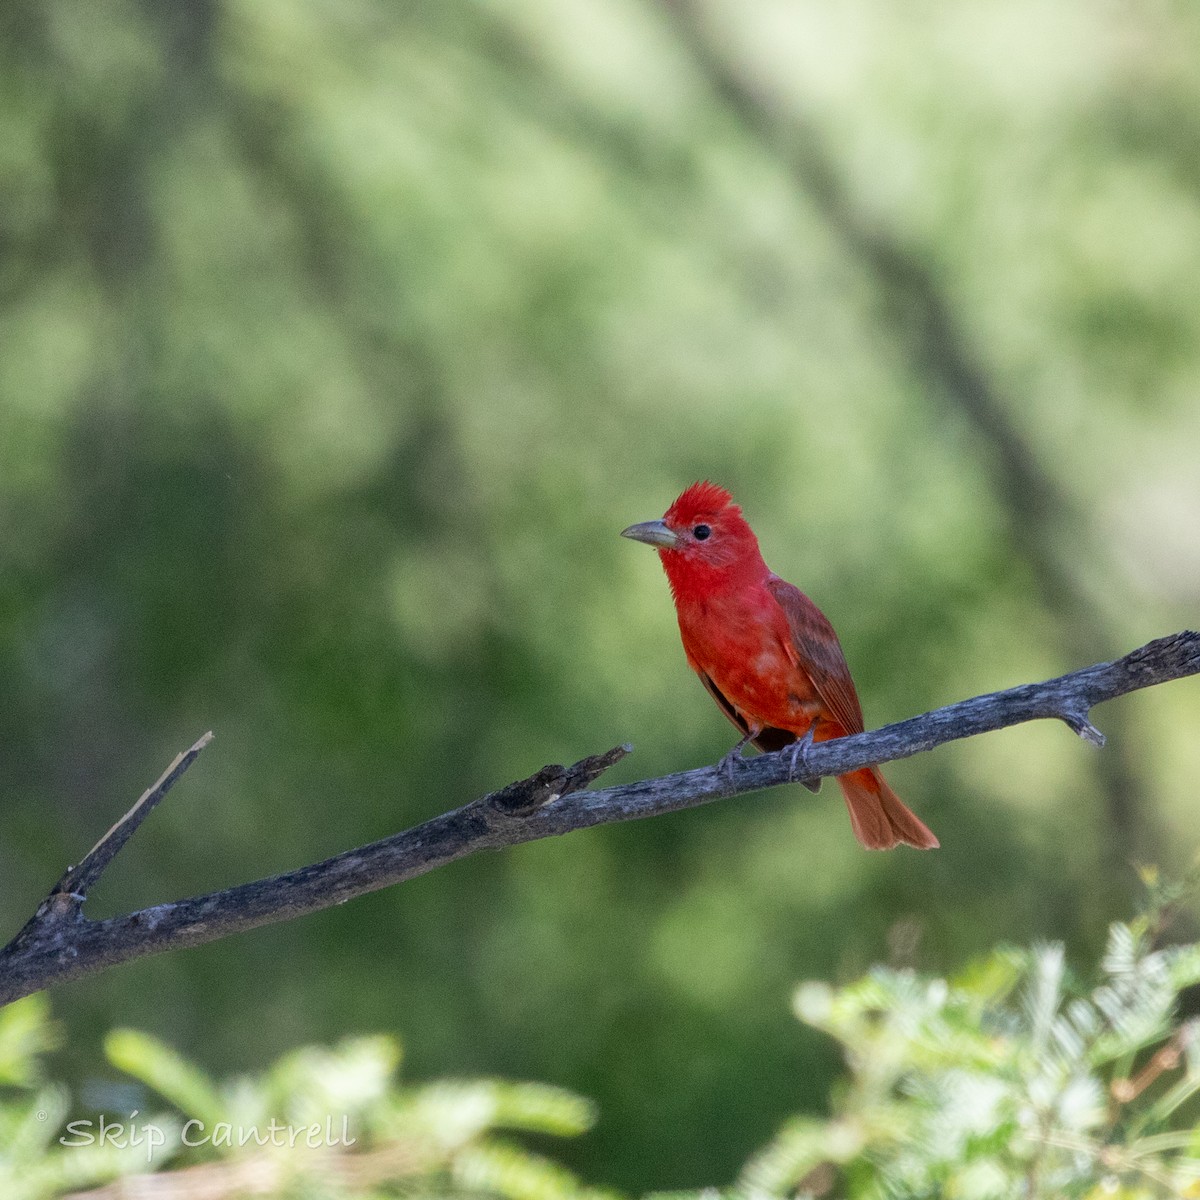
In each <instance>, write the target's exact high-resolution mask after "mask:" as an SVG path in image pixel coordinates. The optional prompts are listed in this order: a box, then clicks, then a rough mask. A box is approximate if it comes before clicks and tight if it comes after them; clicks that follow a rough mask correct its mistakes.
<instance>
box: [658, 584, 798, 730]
mask: <svg viewBox="0 0 1200 1200" xmlns="http://www.w3.org/2000/svg"><path fill="white" fill-rule="evenodd" d="M781 615H782V614H780V613H779V610H778V605H777V604H776V603H775V601H774V598H773V597H771V596H770V594H769V593H768V594H767V595H766V599H765V601H760V600H759V599H758V598H757V597H754V596H749V597H747V596H731V597H722V596H708V597H705V598H704V599H703V601H698V602H697V603H695V604H693V605H681V606H680V608H679V631H680V634H681V635H682V638H683V645H684V649H685V650H686V651H687V655H688V658H689V660H690V661H691V662H692V663H694V664H695V666H696V667H697V668H698V669H699V670H701V671H703V672H704V673H705V674H706V675H708V677H709V678H710V679H711V680H712V681H713V683H714V684H716V686H717V688H718V689H719V690H720V692H721V693H722V694H723V695H724V696H725V697H726V698H727V699H728V700H729V702H730V703H731V704H732V705H733V706H734V707H735V708H736V709H737V710H738V711H739V712H740V713H741V714H742V716H743V717H745V718H746V719H747V720H748V721H749V722H750V723H751V724H758V725H773V726H776V727H778V728H781V729H794V730H796V731H797V732H803V731H804V730H805V729H807V728H808V725H809V723H810V722H811V720H812V716H813V700H814V691H813V688H812V684H811V682H810V681H809V679H808V676H807V675H805V674H804V672H802V671H800V670H798V669H797V667H796V666H795V665H794V664H793V661H792V658H791V657H790V656H789V654H788V652H787V650H786V648H785V643H784V638H785V637H786V636H787V633H786V622H785V621H782V620H781V619H780V618H781Z"/></svg>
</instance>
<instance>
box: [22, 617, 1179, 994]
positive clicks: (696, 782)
mask: <svg viewBox="0 0 1200 1200" xmlns="http://www.w3.org/2000/svg"><path fill="white" fill-rule="evenodd" d="M1198 673H1200V634H1198V633H1194V632H1190V631H1185V632H1183V633H1178V634H1175V635H1173V636H1171V637H1165V638H1159V639H1158V640H1157V641H1153V642H1150V643H1149V644H1148V645H1146V646H1143V647H1141V648H1140V649H1138V650H1134V651H1133V652H1132V653H1130V654H1127V655H1125V657H1124V658H1120V659H1118V660H1117V661H1116V662H1111V663H1100V664H1098V665H1096V666H1094V667H1087V668H1085V669H1084V670H1082V671H1073V672H1072V673H1070V674H1068V675H1062V676H1059V677H1058V678H1057V679H1051V680H1047V681H1046V682H1044V683H1030V684H1025V685H1023V686H1021V687H1015V688H1010V689H1008V690H1007V691H1003V692H992V693H990V694H989V695H986V696H976V697H975V698H974V699H972V700H963V701H962V702H961V703H958V704H951V705H949V706H948V707H946V708H939V709H935V710H934V711H933V712H928V713H925V714H924V715H923V716H919V717H912V718H910V719H909V720H907V721H900V722H897V723H896V724H895V725H888V726H885V727H884V728H883V729H877V730H874V731H872V732H870V733H861V734H857V735H856V736H854V737H847V738H839V739H837V740H835V741H829V742H819V743H817V744H815V745H813V746H812V747H811V748H810V749H809V750H808V751H807V753H806V755H805V760H804V763H803V771H802V773H803V775H804V776H806V777H818V776H821V777H823V776H828V775H842V774H844V773H845V772H847V771H852V770H855V769H856V768H858V767H862V766H866V765H867V764H869V763H883V762H891V761H893V760H895V759H898V758H908V757H910V756H911V755H913V754H919V753H921V752H922V751H924V750H930V749H932V748H933V747H934V746H939V745H941V744H942V743H943V742H949V741H953V740H955V739H957V738H965V737H972V736H974V735H975V734H978V733H987V732H989V731H990V730H993V729H1002V728H1004V727H1006V726H1009V725H1016V724H1019V723H1021V722H1023V721H1034V720H1038V719H1041V718H1046V717H1050V718H1055V719H1057V720H1061V721H1064V722H1065V723H1066V724H1067V725H1068V726H1069V727H1070V728H1071V729H1073V730H1074V731H1075V732H1076V733H1078V734H1079V735H1080V736H1081V737H1083V738H1085V739H1086V740H1088V741H1090V742H1092V743H1094V744H1096V745H1102V744H1103V742H1104V738H1103V735H1102V734H1101V733H1100V732H1099V731H1098V730H1097V729H1096V728H1095V726H1094V725H1092V723H1091V721H1090V719H1089V713H1090V711H1091V709H1092V708H1093V707H1095V705H1097V704H1100V703H1101V702H1103V701H1105V700H1112V699H1114V698H1116V697H1117V696H1123V695H1125V693H1127V692H1132V691H1136V690H1137V689H1139V688H1144V687H1151V686H1153V685H1155V684H1159V683H1166V682H1168V681H1169V680H1172V679H1180V678H1183V677H1185V676H1188V675H1195V674H1198ZM208 736H209V735H206V736H205V737H203V738H201V739H200V741H199V742H197V743H196V745H195V746H193V747H192V748H191V749H190V750H189V751H187V752H186V753H185V754H183V755H180V756H179V758H177V759H176V760H175V762H174V763H172V765H171V767H169V768H168V769H167V772H166V773H165V774H164V775H163V777H162V778H161V779H160V780H159V781H158V783H157V784H155V785H154V787H152V788H151V789H149V790H148V791H147V792H146V794H145V795H144V796H143V797H142V799H141V800H139V801H138V803H137V804H136V805H134V807H133V808H132V809H131V810H130V811H129V813H127V814H126V815H125V816H124V817H123V818H122V819H121V820H120V821H118V822H117V824H116V825H114V826H113V828H112V829H111V830H110V831H109V832H108V833H107V834H106V835H105V836H104V837H103V838H101V840H100V842H99V843H98V844H97V845H96V847H94V848H93V850H92V851H90V852H89V854H88V855H87V857H85V858H84V860H83V862H82V863H80V865H79V866H78V867H73V868H71V869H70V870H68V871H67V872H66V874H65V875H64V876H63V877H62V879H60V880H59V882H58V883H57V884H56V885H55V887H54V889H53V890H52V891H51V893H50V895H49V896H48V897H47V899H46V900H45V901H43V902H42V904H41V905H40V906H39V907H38V910H37V912H36V913H35V914H34V915H33V917H31V918H30V920H29V921H28V922H27V923H26V925H25V927H24V928H23V929H22V930H21V932H20V933H18V934H17V936H16V937H15V938H14V939H13V940H12V941H11V942H10V943H9V944H8V945H7V946H6V947H5V948H4V949H3V950H0V1004H7V1003H10V1002H11V1001H13V1000H16V999H18V998H20V997H21V996H27V995H29V994H30V993H31V992H37V991H41V990H42V989H43V988H46V987H49V986H51V985H52V984H55V983H62V982H65V981H67V980H70V979H77V978H79V977H80V976H82V975H88V974H91V973H92V972H95V971H99V970H102V969H104V968H105V967H111V966H116V965H117V964H118V963H123V962H128V961H130V960H131V959H135V958H141V957H143V956H144V955H147V954H159V953H161V952H163V951H165V950H173V949H176V948H177V947H181V946H197V945H200V944H202V943H204V942H211V941H216V940H217V939H218V938H223V937H227V936H229V935H230V934H232V933H239V932H241V931H242V930H246V929H253V928H255V927H256V926H259V925H268V924H271V923H272V922H275V921H285V920H289V919H290V918H292V917H298V916H301V915H303V914H304V913H310V912H315V911H317V910H318V909H322V908H328V907H330V906H331V905H334V904H341V903H343V902H344V901H346V900H350V899H353V898H354V897H355V896H361V895H363V894H364V893H366V892H371V891H375V890H377V889H379V888H384V887H388V886H390V885H391V884H394V883H401V882H403V881H404V880H406V879H412V878H414V877H415V876H417V875H423V874H424V873H425V872H427V871H432V870H433V869H434V868H435V867H440V866H442V865H444V864H445V863H448V862H453V861H454V860H455V859H459V858H464V857H465V856H466V855H468V854H474V853H475V852H476V851H478V850H499V849H502V848H503V847H505V846H515V845H518V844H520V843H522V842H531V841H536V840H537V839H539V838H545V837H554V836H556V835H558V834H563V833H570V832H571V831H572V830H576V829H586V828H588V827H589V826H592V825H601V824H605V823H607V822H610V821H631V820H636V819H638V818H641V817H653V816H658V815H659V814H661V813H668V812H675V811H677V810H679V809H683V808H692V807H695V806H697V805H700V804H706V803H708V802H709V801H711V800H719V799H722V798H723V797H727V796H736V795H741V794H743V793H745V792H752V791H758V790H760V789H762V788H767V787H774V786H776V785H778V784H781V783H786V782H788V780H789V778H790V772H791V763H790V757H791V755H790V751H789V750H787V749H785V750H782V751H780V752H778V753H776V754H764V755H762V756H761V757H759V758H755V759H750V760H746V761H741V762H738V763H736V764H735V768H734V770H733V772H732V773H731V774H730V773H727V772H725V771H722V770H718V769H717V768H715V767H701V768H699V769H697V770H693V771H681V772H679V773H678V774H674V775H666V776H664V777H662V778H660V779H647V780H643V781H642V782H640V783H630V784H624V785H622V786H620V787H613V788H606V789H604V790H603V791H586V790H585V789H586V788H587V787H588V785H589V784H591V783H592V782H593V781H594V780H596V779H597V778H598V777H599V776H600V775H601V774H602V773H603V772H604V771H606V770H607V769H608V768H609V767H611V766H612V765H613V764H614V763H616V762H618V761H619V760H620V759H622V758H623V757H624V756H625V755H626V754H627V753H628V752H629V750H630V747H628V746H618V747H615V748H614V749H612V750H609V751H607V752H606V753H604V754H597V755H593V756H592V757H590V758H585V759H583V760H581V761H580V762H577V763H575V764H574V765H573V766H570V767H561V766H548V767H543V768H542V769H541V770H540V771H538V772H537V773H536V774H535V775H532V776H530V778H528V779H525V780H521V781H520V782H518V783H512V784H509V785H508V786H507V787H504V788H502V789H501V790H500V791H498V792H492V793H491V794H490V795H487V796H483V797H481V798H480V799H478V800H473V801H472V802H471V803H469V804H466V805H464V806H463V807H462V808H458V809H455V810H454V811H453V812H448V813H445V814H443V815H442V816H440V817H434V818H433V819H432V820H430V821H426V822H424V824H421V825H418V826H416V827H415V828H413V829H409V830H406V831H404V832H403V833H397V834H394V835H393V836H392V837H388V838H384V839H383V840H381V841H378V842H372V843H371V844H370V845H368V846H362V847H360V848H358V849H357V850H348V851H346V852H345V853H344V854H338V855H335V856H334V857H333V858H327V859H325V861H324V862H319V863H313V864H312V865H311V866H307V867H300V868H299V869H297V870H295V871H288V872H286V873H285V874H282V875H273V876H271V877H270V878H268V879H259V880H256V881H254V882H253V883H244V884H241V885H239V886H238V887H232V888H227V889H226V890H224V891H220V892H212V893H210V894H209V895H206V896H194V897H192V898H190V899H186V900H179V901H175V902H174V903H170V904H159V905H155V906H154V907H153V908H146V909H142V910H140V911H138V912H133V913H126V914H124V915H122V916H116V917H108V918H106V919H105V920H102V921H94V920H91V919H89V918H87V917H85V916H84V915H83V911H82V910H83V904H84V901H85V900H86V898H87V895H86V893H87V890H88V889H89V888H90V887H91V886H92V885H93V884H94V883H95V881H96V879H97V878H99V874H100V872H101V871H102V870H103V869H104V867H105V866H107V865H108V863H109V862H110V861H111V860H112V858H113V857H114V856H115V855H116V853H117V852H118V851H119V850H120V849H121V847H122V846H123V845H124V844H125V841H126V840H127V839H128V838H129V837H130V836H131V835H132V833H133V832H134V830H136V828H137V826H138V824H139V823H140V822H141V820H142V819H143V818H144V817H145V816H146V814H147V813H148V812H149V811H150V809H151V808H153V807H154V805H155V804H157V803H158V801H159V800H161V799H162V797H163V796H164V795H165V794H166V791H167V790H168V788H170V786H171V785H172V784H173V783H174V782H175V781H176V780H177V779H178V778H179V776H180V775H181V774H182V773H183V771H184V770H186V769H187V766H188V765H189V764H190V763H191V762H192V761H193V760H194V759H195V757H196V755H197V754H198V753H199V752H200V750H201V749H203V747H204V746H205V745H206V744H207V742H208Z"/></svg>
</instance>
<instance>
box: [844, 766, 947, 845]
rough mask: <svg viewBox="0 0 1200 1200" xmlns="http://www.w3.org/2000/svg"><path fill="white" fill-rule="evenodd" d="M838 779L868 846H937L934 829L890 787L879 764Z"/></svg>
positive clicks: (857, 834)
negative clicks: (880, 770)
mask: <svg viewBox="0 0 1200 1200" xmlns="http://www.w3.org/2000/svg"><path fill="white" fill-rule="evenodd" d="M838 783H839V784H841V787H842V795H844V796H845V797H846V807H847V808H848V809H849V810H850V824H851V825H852V826H853V827H854V836H855V837H856V838H858V840H859V841H860V842H862V844H863V845H864V846H866V847H867V849H868V850H890V849H891V848H892V847H893V846H896V845H899V843H901V842H903V843H904V844H905V845H906V846H916V847H917V849H918V850H933V849H936V848H937V845H938V840H937V838H936V837H934V836H933V833H932V831H931V830H929V829H928V828H927V827H926V826H925V824H924V822H923V821H921V819H920V818H919V817H918V816H917V814H916V813H914V812H913V811H912V810H911V809H910V808H909V807H908V806H907V805H906V804H905V803H904V801H903V800H901V799H900V797H899V796H897V795H896V793H895V792H893V791H892V789H891V788H890V787H888V785H887V783H885V782H884V778H883V776H882V775H881V774H880V773H879V770H878V768H877V767H864V768H863V769H862V770H861V771H851V772H850V774H849V775H839V776H838Z"/></svg>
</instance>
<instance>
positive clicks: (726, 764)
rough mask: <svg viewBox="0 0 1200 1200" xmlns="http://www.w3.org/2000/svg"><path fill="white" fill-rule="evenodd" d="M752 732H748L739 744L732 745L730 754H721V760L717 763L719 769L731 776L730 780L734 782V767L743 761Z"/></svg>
mask: <svg viewBox="0 0 1200 1200" xmlns="http://www.w3.org/2000/svg"><path fill="white" fill-rule="evenodd" d="M751 736H752V735H751V734H747V735H746V736H745V737H744V738H742V740H741V741H740V742H738V744H737V745H736V746H734V747H732V748H731V749H730V751H729V753H728V754H723V755H721V761H720V762H718V763H717V770H718V771H721V772H723V773H724V774H725V775H727V776H728V777H729V782H730V783H732V782H733V774H734V767H735V766H736V765H737V764H738V763H739V762H741V761H742V751H743V750H744V749H745V748H746V743H747V742H748V741H749V740H750V738H751Z"/></svg>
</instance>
